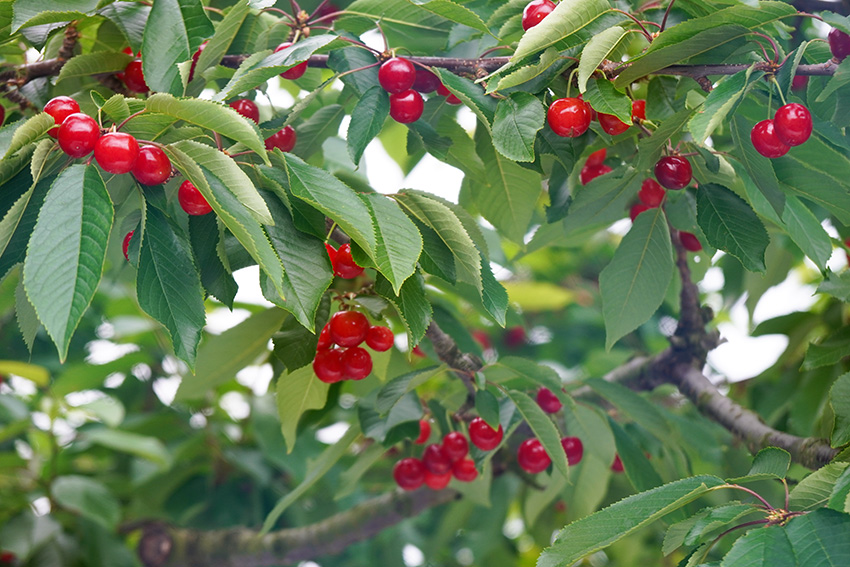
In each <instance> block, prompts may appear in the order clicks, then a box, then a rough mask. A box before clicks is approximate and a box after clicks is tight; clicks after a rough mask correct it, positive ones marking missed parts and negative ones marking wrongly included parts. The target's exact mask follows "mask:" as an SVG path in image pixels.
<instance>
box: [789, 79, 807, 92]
mask: <svg viewBox="0 0 850 567" xmlns="http://www.w3.org/2000/svg"><path fill="white" fill-rule="evenodd" d="M808 84H809V77H808V76H806V75H794V78H793V79H791V90H792V91H802V90H804V89H805V88H806V85H808Z"/></svg>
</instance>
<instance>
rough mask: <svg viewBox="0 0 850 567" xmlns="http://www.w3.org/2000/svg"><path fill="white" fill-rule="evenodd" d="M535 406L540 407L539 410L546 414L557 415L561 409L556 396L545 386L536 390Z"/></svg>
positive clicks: (561, 405)
mask: <svg viewBox="0 0 850 567" xmlns="http://www.w3.org/2000/svg"><path fill="white" fill-rule="evenodd" d="M537 405H538V406H540V409H542V410H543V411H545V412H546V413H558V412H559V411H561V407H563V404H562V403H561V400H559V399H558V396H556V395H555V393H554V392H552V390H550V389H549V388H546V387H545V386H541V387H540V389H539V390H537Z"/></svg>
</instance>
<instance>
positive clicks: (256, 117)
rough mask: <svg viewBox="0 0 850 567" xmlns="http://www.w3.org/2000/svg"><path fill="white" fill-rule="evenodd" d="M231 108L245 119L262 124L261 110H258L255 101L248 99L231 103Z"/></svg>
mask: <svg viewBox="0 0 850 567" xmlns="http://www.w3.org/2000/svg"><path fill="white" fill-rule="evenodd" d="M230 108H232V109H233V110H235V111H236V112H238V113H239V114H241V115H242V116H244V117H245V118H249V119H251V120H253V121H254V122H255V123H256V124H259V123H260V109H259V108H257V104H256V103H255V102H254V101H253V100H248V99H247V98H240V99H239V100H234V101H233V102H231V103H230Z"/></svg>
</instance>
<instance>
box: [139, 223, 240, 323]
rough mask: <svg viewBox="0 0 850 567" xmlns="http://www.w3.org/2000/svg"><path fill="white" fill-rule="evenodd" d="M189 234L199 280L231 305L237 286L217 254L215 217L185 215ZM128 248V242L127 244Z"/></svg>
mask: <svg viewBox="0 0 850 567" xmlns="http://www.w3.org/2000/svg"><path fill="white" fill-rule="evenodd" d="M189 238H190V240H191V241H192V252H193V253H194V255H195V260H196V261H197V263H198V266H199V267H200V268H201V283H202V284H203V286H204V289H205V290H206V291H207V293H209V294H210V295H212V296H214V297H215V298H216V299H218V300H219V301H220V302H222V303H224V304H225V305H227V306H228V307H229V308H230V309H233V300H234V298H235V297H236V293H237V291H238V286H237V285H236V280H235V279H234V278H233V274H231V273H230V268H229V266H225V265H224V262H222V259H221V256H219V254H218V246H219V243H220V242H221V240H222V239H223V231H220V230H219V221H218V219H217V218H216V216H215V215H191V216H190V217H189ZM131 249H132V244H131Z"/></svg>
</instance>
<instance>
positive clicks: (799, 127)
mask: <svg viewBox="0 0 850 567" xmlns="http://www.w3.org/2000/svg"><path fill="white" fill-rule="evenodd" d="M773 131H774V132H775V133H776V137H777V138H779V140H780V141H781V142H782V143H783V144H786V145H789V146H791V147H793V146H799V145H800V144H802V143H803V142H805V141H806V140H808V139H809V136H811V135H812V115H811V113H810V112H809V109H808V108H806V107H805V106H803V105H802V104H799V103H796V102H792V103H790V104H786V105H784V106H781V107H779V109H778V110H777V111H776V114H775V115H774V116H773Z"/></svg>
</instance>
